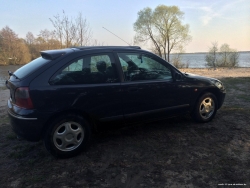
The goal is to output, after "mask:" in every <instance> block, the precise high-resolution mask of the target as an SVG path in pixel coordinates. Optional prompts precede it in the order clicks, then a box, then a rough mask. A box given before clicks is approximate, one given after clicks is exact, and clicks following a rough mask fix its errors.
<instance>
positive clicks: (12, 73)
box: [8, 71, 19, 79]
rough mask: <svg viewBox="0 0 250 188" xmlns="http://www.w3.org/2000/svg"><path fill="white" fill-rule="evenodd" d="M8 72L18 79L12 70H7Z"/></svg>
mask: <svg viewBox="0 0 250 188" xmlns="http://www.w3.org/2000/svg"><path fill="white" fill-rule="evenodd" d="M8 73H9V75H10V76H14V77H15V78H16V79H19V78H18V77H17V76H16V75H15V74H14V73H13V72H11V71H8Z"/></svg>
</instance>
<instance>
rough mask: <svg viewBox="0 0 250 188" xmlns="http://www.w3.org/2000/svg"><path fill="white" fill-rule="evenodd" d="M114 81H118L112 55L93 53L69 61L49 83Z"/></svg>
mask: <svg viewBox="0 0 250 188" xmlns="http://www.w3.org/2000/svg"><path fill="white" fill-rule="evenodd" d="M116 82H118V75H117V72H116V68H115V64H114V58H113V55H111V54H98V55H97V54H95V55H89V56H85V57H82V58H80V59H77V60H74V61H73V62H71V63H69V64H68V65H66V66H65V67H63V68H62V69H61V70H59V71H58V72H57V73H56V75H55V76H53V77H52V79H51V81H50V84H53V85H75V84H100V83H116Z"/></svg>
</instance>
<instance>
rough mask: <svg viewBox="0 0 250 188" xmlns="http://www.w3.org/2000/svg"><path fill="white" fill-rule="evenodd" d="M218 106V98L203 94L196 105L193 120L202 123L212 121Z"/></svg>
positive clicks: (210, 94)
mask: <svg viewBox="0 0 250 188" xmlns="http://www.w3.org/2000/svg"><path fill="white" fill-rule="evenodd" d="M217 106H218V103H217V98H216V97H215V95H214V94H212V93H205V94H203V95H202V96H201V97H200V98H199V99H198V102H197V103H196V105H195V109H194V111H193V119H194V120H195V121H197V122H202V123H205V122H209V121H211V120H212V119H213V118H214V116H215V114H216V112H217Z"/></svg>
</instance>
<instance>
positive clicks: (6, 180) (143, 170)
mask: <svg viewBox="0 0 250 188" xmlns="http://www.w3.org/2000/svg"><path fill="white" fill-rule="evenodd" d="M182 71H184V72H190V73H194V74H200V75H203V76H210V77H215V78H219V79H220V80H222V82H223V83H224V84H225V86H226V88H227V96H226V99H225V102H224V105H223V106H222V108H221V109H220V110H219V111H218V112H217V114H216V116H215V118H214V120H213V121H211V122H209V123H205V124H199V123H194V122H193V121H192V120H191V119H190V117H188V116H184V117H178V118H171V119H166V120H163V121H158V122H153V123H147V124H142V125H136V126H130V127H125V128H122V129H116V130H107V131H103V132H100V133H97V134H94V135H93V137H92V139H91V144H90V146H89V148H88V149H87V150H86V151H84V152H82V153H81V154H80V155H78V156H76V157H74V158H70V159H63V160H62V159H61V160H59V159H55V158H53V157H52V156H51V155H50V154H49V153H47V151H46V150H45V149H44V146H43V143H42V142H38V143H30V142H27V141H25V140H17V139H16V136H15V134H14V133H13V132H12V130H11V128H10V125H9V121H8V117H7V113H6V107H5V106H6V100H7V98H8V95H9V94H8V90H6V89H5V88H0V187H63V188H66V187H119V188H120V187H250V93H249V90H250V69H249V68H239V69H219V70H208V69H188V70H182ZM230 184H232V186H231V185H230ZM222 185H224V186H222Z"/></svg>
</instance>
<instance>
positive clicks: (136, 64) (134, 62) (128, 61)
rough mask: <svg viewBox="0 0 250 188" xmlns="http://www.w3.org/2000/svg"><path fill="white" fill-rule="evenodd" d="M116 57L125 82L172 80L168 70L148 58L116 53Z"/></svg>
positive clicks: (139, 55)
mask: <svg viewBox="0 0 250 188" xmlns="http://www.w3.org/2000/svg"><path fill="white" fill-rule="evenodd" d="M118 57H119V60H120V63H121V67H122V70H123V73H124V77H125V80H126V81H138V80H158V79H159V80H161V79H164V80H172V74H171V71H170V69H169V68H168V67H166V66H164V65H162V64H161V63H160V62H158V61H156V60H154V59H153V58H151V57H149V56H146V55H141V54H135V53H133V54H129V53H118Z"/></svg>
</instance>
